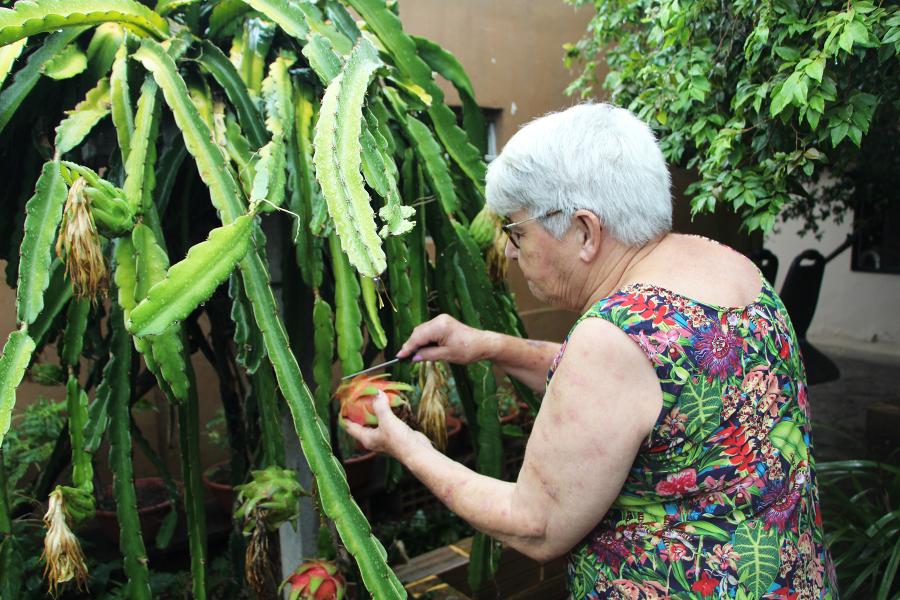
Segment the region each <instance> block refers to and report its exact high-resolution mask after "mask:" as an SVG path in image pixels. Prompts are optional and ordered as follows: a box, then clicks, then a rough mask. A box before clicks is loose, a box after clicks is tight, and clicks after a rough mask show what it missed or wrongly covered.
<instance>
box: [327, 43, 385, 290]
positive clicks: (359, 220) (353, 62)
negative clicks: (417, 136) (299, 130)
mask: <svg viewBox="0 0 900 600" xmlns="http://www.w3.org/2000/svg"><path fill="white" fill-rule="evenodd" d="M381 64H382V63H381V61H380V60H379V58H378V52H377V51H376V50H375V47H374V46H372V44H371V43H370V42H368V41H367V40H365V39H361V40H360V42H359V44H358V45H357V46H356V48H354V50H353V52H352V53H351V55H350V58H349V59H348V60H347V63H346V65H345V66H344V69H343V70H342V71H341V73H340V74H339V75H338V76H337V77H335V78H334V79H333V80H332V81H331V83H330V84H329V85H328V88H327V89H326V90H325V95H324V97H323V98H322V104H321V108H320V112H319V121H318V123H316V132H315V137H314V138H313V144H314V146H315V154H314V156H313V161H314V162H315V165H316V179H318V181H319V185H321V187H322V193H323V194H324V196H325V201H326V202H327V204H328V212H329V214H330V215H331V218H332V219H333V220H334V224H335V228H336V230H337V233H338V236H339V237H340V241H341V247H342V248H343V250H344V252H345V253H346V254H347V258H348V259H349V260H350V263H351V264H353V266H354V267H356V269H357V270H358V271H359V272H360V273H362V274H363V275H366V276H368V277H377V276H379V275H380V274H381V273H382V272H383V271H384V269H385V268H386V263H385V260H386V258H385V255H384V250H383V248H382V247H381V239H380V238H379V237H378V233H377V231H376V227H375V213H374V211H373V210H372V206H371V204H370V199H369V195H368V194H367V193H366V190H365V187H364V185H363V178H362V174H361V173H360V166H361V160H360V155H361V153H362V148H361V146H360V141H359V137H360V134H361V132H362V105H363V100H364V98H365V93H366V87H367V86H368V84H369V80H370V79H371V77H372V76H373V74H374V72H375V70H376V69H378V68H379V67H380V66H381Z"/></svg>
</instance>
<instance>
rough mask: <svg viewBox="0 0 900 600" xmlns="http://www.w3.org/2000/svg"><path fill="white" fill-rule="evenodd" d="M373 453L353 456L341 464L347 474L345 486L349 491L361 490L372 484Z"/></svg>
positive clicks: (373, 474) (373, 469) (373, 477)
mask: <svg viewBox="0 0 900 600" xmlns="http://www.w3.org/2000/svg"><path fill="white" fill-rule="evenodd" d="M376 456H377V455H376V454H375V452H364V453H362V454H354V455H353V456H351V457H350V458H345V459H343V460H342V461H341V462H342V463H343V465H344V471H346V473H347V484H348V485H349V486H350V489H351V490H362V489H365V488H367V487H369V485H370V484H371V483H372V481H373V480H374V479H375V458H376Z"/></svg>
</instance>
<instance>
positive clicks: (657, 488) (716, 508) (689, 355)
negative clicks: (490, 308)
mask: <svg viewBox="0 0 900 600" xmlns="http://www.w3.org/2000/svg"><path fill="white" fill-rule="evenodd" d="M592 317H596V318H602V319H605V320H607V321H609V322H610V323H612V324H614V325H616V326H617V327H619V328H620V329H622V330H623V331H624V332H625V333H626V334H628V335H629V336H630V337H631V338H632V339H633V340H634V341H635V343H637V344H638V345H639V346H640V347H641V349H642V350H643V351H644V353H645V354H646V355H647V358H648V359H649V360H650V362H651V363H652V364H653V366H654V368H655V369H656V373H657V376H658V377H659V382H660V386H661V388H662V392H663V409H662V411H661V412H660V415H659V419H658V420H657V422H656V425H655V427H654V428H653V430H652V432H651V433H650V435H649V436H648V438H647V439H646V440H645V441H644V443H643V444H642V446H641V448H640V451H639V453H638V455H637V457H636V459H635V462H634V465H633V466H632V468H631V471H630V473H629V475H628V478H627V479H626V481H625V484H624V486H623V488H622V491H621V493H620V495H619V496H618V498H617V499H616V500H615V502H614V503H613V505H612V506H611V507H610V510H609V511H608V512H607V514H606V516H605V517H604V518H603V520H602V521H601V522H600V523H599V524H598V525H597V527H596V528H595V529H594V530H593V531H592V532H591V533H590V534H589V535H588V536H587V537H586V538H585V539H584V540H583V541H582V542H581V543H580V544H579V545H578V546H576V547H575V548H574V549H573V551H572V552H571V554H570V556H569V564H568V575H569V588H570V591H571V593H572V596H573V597H574V598H589V599H594V598H627V599H644V598H646V599H651V598H725V599H727V598H734V599H736V600H744V599H748V600H755V599H766V600H768V599H776V598H778V599H785V600H806V599H812V598H837V588H836V586H835V585H834V583H833V582H834V577H833V570H832V568H831V562H830V559H829V557H828V552H827V550H826V548H825V544H824V539H823V533H822V521H821V513H820V511H819V503H818V491H817V487H816V477H815V463H814V462H813V458H812V441H811V438H810V415H809V404H808V400H807V390H806V374H805V372H804V368H803V364H802V361H801V358H800V355H799V348H798V346H797V340H796V336H795V335H794V331H793V328H792V326H791V325H790V322H789V320H788V317H787V311H786V310H785V308H784V305H783V304H782V303H781V300H780V299H779V298H778V296H777V295H776V294H775V292H774V291H773V290H772V288H771V287H770V286H769V285H768V284H767V283H764V284H763V288H762V291H761V292H760V294H759V296H758V297H757V298H756V300H755V301H754V302H753V303H752V304H750V305H748V306H744V307H740V308H726V307H717V306H712V305H707V304H703V303H700V302H697V301H695V300H693V299H691V298H687V297H685V296H682V295H679V294H676V293H674V292H671V291H669V290H666V289H663V288H660V287H656V286H651V285H644V284H635V285H631V286H629V287H627V288H624V289H622V290H620V291H618V292H616V293H614V294H613V295H611V296H609V297H607V298H604V299H603V300H601V301H599V302H598V303H597V304H595V305H594V306H593V307H592V308H591V309H590V310H589V311H588V312H587V313H586V314H584V315H583V316H582V317H581V319H579V322H580V321H581V320H583V319H586V318H592ZM576 325H577V323H576ZM564 352H565V344H563V347H562V349H561V350H560V353H559V355H558V356H557V357H556V360H554V364H553V367H552V368H551V370H550V373H549V375H548V382H549V378H552V376H553V372H554V371H555V370H556V366H557V365H558V364H559V361H560V360H561V359H562V357H563V354H564Z"/></svg>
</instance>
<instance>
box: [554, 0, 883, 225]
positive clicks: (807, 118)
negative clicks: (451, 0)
mask: <svg viewBox="0 0 900 600" xmlns="http://www.w3.org/2000/svg"><path fill="white" fill-rule="evenodd" d="M569 1H570V2H571V3H572V4H575V5H583V4H587V3H588V0H569ZM593 5H594V7H595V9H596V15H595V16H594V17H593V18H592V20H591V22H590V24H589V26H588V32H587V35H586V36H585V37H584V38H582V39H581V40H579V41H578V42H577V43H574V44H570V45H567V55H566V61H567V63H568V64H569V65H572V64H574V63H576V62H580V63H581V64H582V66H583V71H582V72H581V74H580V76H579V77H578V78H577V79H576V80H575V81H574V82H573V83H572V84H571V86H570V88H569V91H570V93H578V94H581V95H582V96H583V97H584V96H588V95H590V94H591V93H592V92H593V84H594V82H595V79H596V77H597V73H598V69H599V67H600V66H601V65H602V63H603V60H604V58H605V61H606V63H607V64H608V66H609V73H608V74H607V75H606V78H605V80H604V82H603V85H604V87H605V88H606V89H607V90H609V93H610V97H611V100H612V101H613V102H615V103H617V104H619V105H622V106H626V107H628V108H629V109H631V110H632V111H634V112H635V113H636V114H637V115H638V116H639V117H640V118H641V119H643V120H644V121H646V122H647V123H649V124H650V125H651V127H653V128H654V129H655V130H656V131H657V132H658V134H659V136H660V141H661V145H662V148H663V151H664V153H665V155H666V157H667V159H668V160H669V161H670V163H671V164H673V165H678V166H681V167H686V168H689V169H695V170H696V172H697V174H698V180H697V181H696V182H695V183H693V184H692V185H691V186H690V187H689V188H688V194H689V195H690V196H691V202H692V207H693V212H694V213H695V214H696V213H699V212H711V211H713V210H715V209H716V208H717V207H720V206H725V207H727V208H730V209H732V210H734V211H736V212H737V213H738V214H739V215H740V216H741V217H742V220H743V223H744V225H745V227H746V228H747V229H748V230H749V231H754V230H762V231H764V232H765V231H769V230H771V229H772V227H773V226H774V225H775V222H776V218H777V217H778V216H779V214H781V215H783V216H785V217H789V216H790V217H801V218H802V219H803V223H804V230H812V231H817V230H818V225H819V223H821V222H822V220H823V219H825V218H828V217H830V216H836V217H838V218H840V217H841V216H842V215H843V214H844V213H845V212H846V211H847V209H852V208H854V207H855V206H856V205H857V203H858V202H860V201H862V202H867V201H868V202H881V201H885V199H886V197H890V196H891V195H892V194H893V196H894V197H896V189H897V188H896V183H898V182H897V181H896V180H897V175H896V173H897V172H898V162H897V160H898V159H897V158H896V156H897V152H896V150H897V143H896V142H895V141H894V138H896V132H897V125H898V118H897V117H898V109H900V96H898V93H897V92H898V83H900V60H898V54H900V6H898V4H897V2H870V1H866V0H863V1H858V2H854V1H847V2H838V1H833V0H832V1H820V0H772V1H767V2H762V1H754V0H736V1H734V2H718V1H712V0H630V1H629V0H593ZM601 53H602V54H601Z"/></svg>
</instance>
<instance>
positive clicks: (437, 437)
mask: <svg viewBox="0 0 900 600" xmlns="http://www.w3.org/2000/svg"><path fill="white" fill-rule="evenodd" d="M419 387H420V388H421V390H422V397H421V398H420V399H419V409H418V411H417V413H416V417H417V418H418V419H419V425H421V427H422V433H424V434H425V435H426V436H428V439H430V440H431V441H432V443H434V445H435V447H436V448H437V449H438V450H440V451H441V452H443V451H444V450H446V449H447V375H446V374H445V373H444V369H443V367H442V366H441V364H440V363H438V362H432V361H425V363H423V365H422V368H421V369H419Z"/></svg>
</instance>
